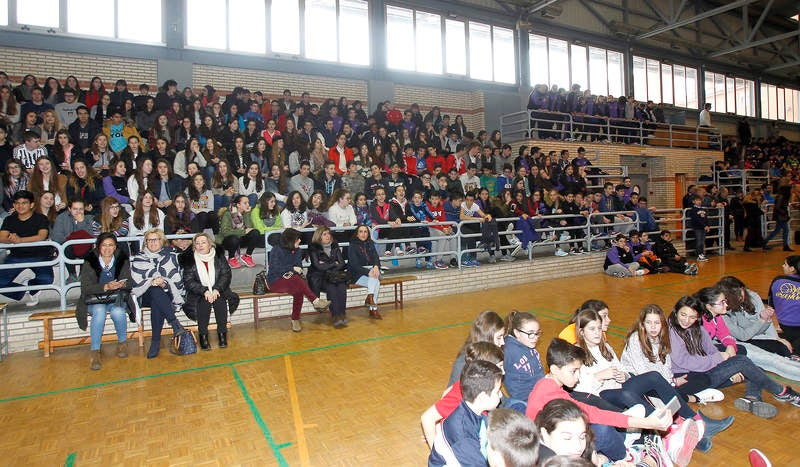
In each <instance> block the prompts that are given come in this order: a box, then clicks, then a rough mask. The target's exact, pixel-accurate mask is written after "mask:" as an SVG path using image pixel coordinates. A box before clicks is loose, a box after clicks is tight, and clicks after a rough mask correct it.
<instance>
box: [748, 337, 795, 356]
mask: <svg viewBox="0 0 800 467" xmlns="http://www.w3.org/2000/svg"><path fill="white" fill-rule="evenodd" d="M746 342H747V343H748V344H750V345H754V346H756V347H758V348H759V349H762V350H766V351H767V352H770V353H774V354H778V355H780V356H781V357H788V356H790V355H792V352H790V351H789V347H786V344H784V343H783V342H781V341H776V340H774V339H753V340H749V341H746Z"/></svg>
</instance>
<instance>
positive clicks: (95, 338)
mask: <svg viewBox="0 0 800 467" xmlns="http://www.w3.org/2000/svg"><path fill="white" fill-rule="evenodd" d="M88 312H89V315H91V316H92V322H91V323H90V327H89V335H90V336H91V339H92V346H91V349H92V350H100V342H101V339H102V338H103V330H104V329H105V327H106V312H108V314H110V315H111V321H112V322H113V323H114V329H115V330H116V331H117V339H118V340H119V341H120V342H125V340H126V339H127V338H128V336H127V332H128V321H127V320H128V317H127V313H126V312H125V308H123V307H121V306H117V305H116V304H114V303H108V304H105V305H103V304H97V305H89V308H88Z"/></svg>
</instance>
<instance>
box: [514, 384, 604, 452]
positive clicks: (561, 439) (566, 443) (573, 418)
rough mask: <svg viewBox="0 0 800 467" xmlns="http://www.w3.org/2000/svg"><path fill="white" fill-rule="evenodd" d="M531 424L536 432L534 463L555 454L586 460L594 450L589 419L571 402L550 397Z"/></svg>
mask: <svg viewBox="0 0 800 467" xmlns="http://www.w3.org/2000/svg"><path fill="white" fill-rule="evenodd" d="M528 420H530V419H528ZM535 426H536V427H537V428H538V432H539V436H540V444H539V455H538V458H537V464H538V465H542V464H544V462H545V461H547V459H551V458H553V457H556V456H564V457H568V458H570V459H575V458H580V459H585V460H587V461H590V460H591V459H592V457H593V455H594V454H595V452H594V446H593V445H594V436H592V430H590V429H589V420H588V419H587V417H586V414H585V413H583V411H581V409H580V407H578V406H577V405H576V404H575V402H572V401H570V400H568V399H555V400H551V401H550V402H548V403H547V404H545V405H544V407H543V408H542V410H541V412H539V414H538V415H536V424H535ZM590 465H595V464H593V463H590Z"/></svg>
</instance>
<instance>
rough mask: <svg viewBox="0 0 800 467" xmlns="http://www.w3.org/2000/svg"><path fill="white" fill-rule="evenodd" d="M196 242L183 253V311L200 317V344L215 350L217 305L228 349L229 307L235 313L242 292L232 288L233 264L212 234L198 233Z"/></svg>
mask: <svg viewBox="0 0 800 467" xmlns="http://www.w3.org/2000/svg"><path fill="white" fill-rule="evenodd" d="M192 244H193V246H194V249H193V250H187V251H186V252H185V253H183V254H182V255H181V265H182V267H183V285H184V288H185V289H186V302H185V303H184V304H183V311H184V313H186V316H188V317H189V319H192V320H195V319H196V320H197V329H198V332H199V334H200V348H201V349H203V350H211V346H210V345H209V343H208V323H209V320H210V319H211V309H212V308H213V309H214V317H215V318H216V321H217V336H218V337H219V347H220V348H221V349H224V348H225V347H227V346H228V339H227V335H228V311H229V310H230V312H231V313H233V312H234V311H236V308H237V307H238V306H239V296H238V295H236V294H235V293H233V292H231V291H230V285H231V268H230V266H228V262H227V261H226V260H225V258H224V257H223V256H222V255H218V254H217V252H216V249H215V248H214V242H213V241H212V240H211V238H210V237H209V236H208V234H205V233H199V234H197V235H195V237H194V239H193V240H192Z"/></svg>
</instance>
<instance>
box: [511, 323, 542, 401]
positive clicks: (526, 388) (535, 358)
mask: <svg viewBox="0 0 800 467" xmlns="http://www.w3.org/2000/svg"><path fill="white" fill-rule="evenodd" d="M503 351H504V352H505V356H504V358H503V368H504V369H505V371H506V374H505V376H503V384H504V385H505V387H506V390H507V391H508V394H509V395H510V396H511V397H512V398H513V399H519V400H522V401H527V400H528V396H530V394H531V391H533V386H535V385H536V383H537V382H539V380H540V379H542V378H543V377H544V368H542V362H541V360H540V358H539V352H537V351H536V349H531V348H529V347H526V346H525V345H523V344H522V343H521V342H520V341H518V340H517V339H516V338H515V337H514V336H511V335H509V336H507V337H506V345H505V347H504V348H503Z"/></svg>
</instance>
